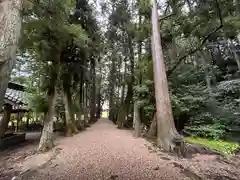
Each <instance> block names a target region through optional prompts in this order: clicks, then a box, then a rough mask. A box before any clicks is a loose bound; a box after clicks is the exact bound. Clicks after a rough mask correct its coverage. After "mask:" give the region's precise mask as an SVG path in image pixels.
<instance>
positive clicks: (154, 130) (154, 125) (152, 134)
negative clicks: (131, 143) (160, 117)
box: [146, 114, 157, 138]
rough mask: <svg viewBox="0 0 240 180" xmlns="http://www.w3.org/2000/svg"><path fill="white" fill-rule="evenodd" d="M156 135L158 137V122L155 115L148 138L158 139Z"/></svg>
mask: <svg viewBox="0 0 240 180" xmlns="http://www.w3.org/2000/svg"><path fill="white" fill-rule="evenodd" d="M156 135H157V120H156V114H155V115H154V117H153V120H152V122H151V125H150V128H149V130H148V132H147V134H146V136H147V137H148V138H153V137H156Z"/></svg>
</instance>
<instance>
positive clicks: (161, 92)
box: [152, 0, 180, 151]
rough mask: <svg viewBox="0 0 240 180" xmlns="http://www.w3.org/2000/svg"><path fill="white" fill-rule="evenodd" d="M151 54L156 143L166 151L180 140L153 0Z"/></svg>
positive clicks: (171, 148) (170, 149)
mask: <svg viewBox="0 0 240 180" xmlns="http://www.w3.org/2000/svg"><path fill="white" fill-rule="evenodd" d="M152 1H153V3H152V49H153V50H152V53H153V68H154V85H155V98H156V109H157V113H156V118H157V143H158V145H159V146H160V147H161V148H163V149H165V150H166V151H172V150H173V148H174V147H175V143H174V140H175V139H180V135H179V134H178V132H177V130H176V128H175V125H174V120H173V115H172V106H171V101H170V96H169V91H168V82H167V76H166V69H165V65H164V56H163V52H162V46H161V38H160V31H159V26H158V14H157V7H156V2H155V0H152Z"/></svg>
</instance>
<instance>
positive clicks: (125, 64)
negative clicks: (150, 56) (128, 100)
mask: <svg viewBox="0 0 240 180" xmlns="http://www.w3.org/2000/svg"><path fill="white" fill-rule="evenodd" d="M126 73H127V63H126V60H125V61H124V75H123V84H122V92H121V104H123V102H124V98H125V80H126Z"/></svg>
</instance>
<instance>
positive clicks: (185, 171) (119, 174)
mask: <svg viewBox="0 0 240 180" xmlns="http://www.w3.org/2000/svg"><path fill="white" fill-rule="evenodd" d="M56 145H57V146H56V147H55V148H54V150H53V151H51V152H48V153H45V154H38V153H37V152H36V148H37V142H32V143H30V144H29V143H26V144H22V145H21V146H20V147H18V148H16V149H12V150H6V151H4V152H1V153H0V180H8V179H9V180H10V179H12V178H13V177H14V176H16V177H17V176H19V174H20V173H21V172H23V171H26V172H27V173H25V174H24V175H22V176H19V178H15V179H23V180H30V179H32V180H42V179H44V180H68V179H71V180H110V179H115V180H120V179H121V180H138V179H139V180H145V179H146V180H174V179H176V180H185V179H186V180H207V179H212V180H239V179H240V169H239V167H240V158H239V157H235V158H234V159H232V160H231V161H230V162H228V161H223V160H222V159H221V158H220V157H219V156H217V155H200V154H196V155H194V156H193V157H192V158H190V159H179V158H177V157H174V156H170V155H169V154H166V153H163V152H161V151H159V149H158V148H156V147H154V146H152V144H151V143H150V142H148V141H147V140H145V139H143V138H135V137H133V135H132V132H131V131H128V130H119V129H117V128H116V126H115V125H114V124H112V122H110V121H108V120H105V119H101V120H99V121H98V122H97V123H96V124H94V125H92V126H91V127H90V128H88V129H87V130H86V131H84V132H81V133H79V134H77V135H75V136H73V137H67V138H58V139H57V140H56ZM27 170H28V171H27ZM20 177H21V178H20Z"/></svg>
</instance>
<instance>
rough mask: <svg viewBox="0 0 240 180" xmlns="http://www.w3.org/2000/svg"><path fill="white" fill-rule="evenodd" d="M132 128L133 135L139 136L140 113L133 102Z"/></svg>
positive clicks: (136, 104)
mask: <svg viewBox="0 0 240 180" xmlns="http://www.w3.org/2000/svg"><path fill="white" fill-rule="evenodd" d="M133 107H134V108H133V109H134V110H133V114H134V115H133V126H134V132H135V133H134V134H135V136H136V137H140V136H141V121H140V113H139V106H138V103H137V102H135V103H134V105H133Z"/></svg>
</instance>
